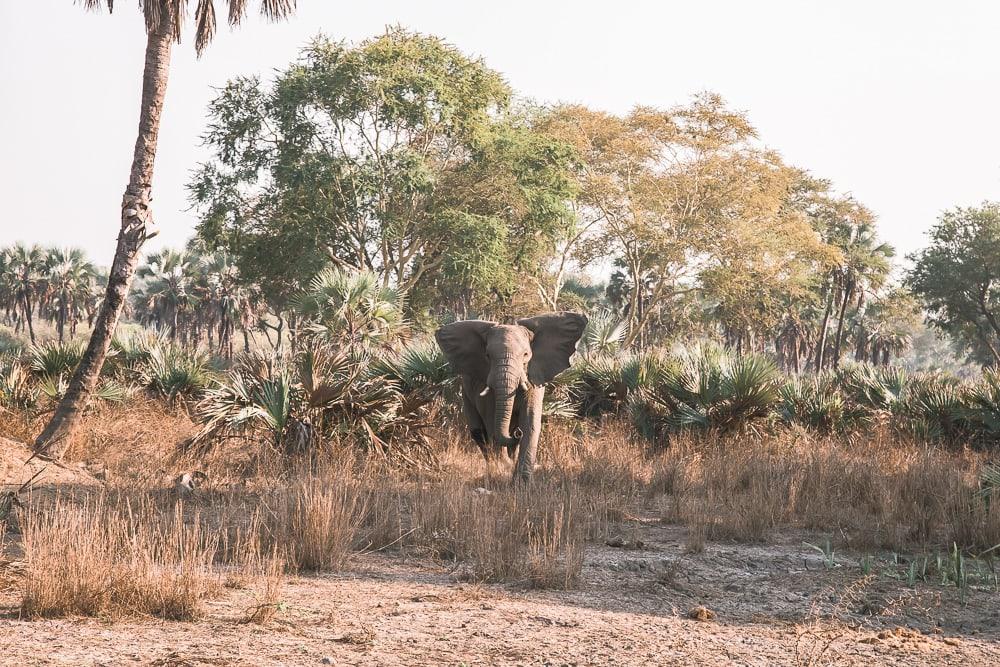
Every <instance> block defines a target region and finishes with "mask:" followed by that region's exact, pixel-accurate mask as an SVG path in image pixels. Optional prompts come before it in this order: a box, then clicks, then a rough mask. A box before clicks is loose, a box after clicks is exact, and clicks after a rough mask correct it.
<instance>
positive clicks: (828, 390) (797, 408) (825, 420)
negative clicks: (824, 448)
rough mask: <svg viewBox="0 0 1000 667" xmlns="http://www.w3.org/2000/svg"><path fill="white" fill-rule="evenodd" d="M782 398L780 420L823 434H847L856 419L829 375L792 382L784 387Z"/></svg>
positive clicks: (781, 393) (793, 380) (794, 379)
mask: <svg viewBox="0 0 1000 667" xmlns="http://www.w3.org/2000/svg"><path fill="white" fill-rule="evenodd" d="M780 395H781V400H780V401H779V404H778V410H777V412H778V417H779V419H781V420H782V421H783V422H786V423H790V424H798V425H800V426H805V427H807V428H810V429H813V430H815V431H818V432H821V433H830V432H833V431H839V430H844V429H845V427H849V426H850V425H851V424H852V422H853V421H854V419H852V418H854V417H856V416H857V414H856V412H854V411H852V410H851V409H850V407H849V406H848V403H847V401H846V399H845V398H844V395H843V394H842V393H841V391H840V390H839V387H838V384H837V382H836V378H835V376H834V375H833V374H830V373H824V374H821V375H817V376H813V377H795V378H792V379H790V380H788V381H787V382H785V384H784V385H782V387H781V389H780Z"/></svg>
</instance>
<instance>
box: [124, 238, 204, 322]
mask: <svg viewBox="0 0 1000 667" xmlns="http://www.w3.org/2000/svg"><path fill="white" fill-rule="evenodd" d="M194 267H195V258H193V257H191V256H189V255H188V254H187V253H186V252H184V251H177V250H169V249H166V250H162V251H160V252H157V253H153V254H152V255H150V256H149V258H148V259H147V260H146V263H145V264H143V265H142V266H140V267H139V269H138V270H137V271H136V275H137V276H138V277H139V278H140V279H141V280H142V281H143V283H142V287H140V288H139V289H138V290H137V291H136V294H135V301H136V304H137V306H138V308H137V314H138V316H139V319H140V320H142V321H143V322H144V323H146V324H153V325H155V326H157V327H159V328H166V329H167V330H168V331H170V339H171V340H177V334H178V332H181V330H182V329H183V328H185V327H186V326H187V325H188V321H187V315H188V313H189V311H190V310H191V309H192V308H193V305H194V301H195V296H194V293H193V284H194V280H195V270H194Z"/></svg>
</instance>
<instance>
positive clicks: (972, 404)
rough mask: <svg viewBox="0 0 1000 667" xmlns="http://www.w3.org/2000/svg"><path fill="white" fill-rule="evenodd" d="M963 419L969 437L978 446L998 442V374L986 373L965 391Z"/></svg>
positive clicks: (999, 395)
mask: <svg viewBox="0 0 1000 667" xmlns="http://www.w3.org/2000/svg"><path fill="white" fill-rule="evenodd" d="M963 404H964V406H963V418H964V422H965V425H966V427H967V428H968V429H969V430H970V432H971V436H972V437H973V438H974V439H975V440H976V442H977V443H978V444H980V445H996V444H997V443H998V442H1000V372H998V371H986V372H984V373H983V375H982V377H981V378H980V379H979V380H978V381H977V382H975V383H974V384H972V385H971V386H970V387H968V388H967V389H966V391H965V392H964V397H963Z"/></svg>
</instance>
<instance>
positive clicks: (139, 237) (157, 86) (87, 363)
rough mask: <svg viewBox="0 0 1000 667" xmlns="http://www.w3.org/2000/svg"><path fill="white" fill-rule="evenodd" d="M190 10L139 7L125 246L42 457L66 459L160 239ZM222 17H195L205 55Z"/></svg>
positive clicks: (233, 21) (174, 0)
mask: <svg viewBox="0 0 1000 667" xmlns="http://www.w3.org/2000/svg"><path fill="white" fill-rule="evenodd" d="M249 4H250V3H249V2H248V0H227V2H226V5H227V6H228V10H229V11H228V20H229V24H230V25H234V26H235V25H238V24H239V23H240V22H241V21H242V20H243V18H244V17H245V16H246V13H247V9H248V7H249ZM83 5H84V6H85V7H86V8H87V9H99V8H100V7H101V6H103V5H107V8H108V11H109V12H110V11H112V9H113V7H114V0H83ZM187 7H188V2H187V0H139V8H140V9H141V11H142V13H143V18H144V20H145V28H146V55H145V61H144V64H143V73H142V97H141V103H140V107H139V132H138V136H137V138H136V142H135V152H134V153H133V156H132V167H131V170H130V171H129V180H128V185H127V186H126V187H125V194H124V196H123V197H122V205H121V211H122V214H121V230H120V231H119V234H118V245H117V247H116V248H115V256H114V260H113V261H112V264H111V271H110V273H109V274H108V285H107V289H106V290H105V294H104V300H103V301H102V303H101V308H100V311H99V313H98V315H97V318H96V320H95V322H94V329H93V331H92V332H91V335H90V342H89V343H88V344H87V349H86V351H85V352H84V355H83V358H82V359H81V361H80V364H79V365H78V366H77V368H76V371H75V372H74V373H73V377H72V379H71V380H70V382H69V386H68V388H67V390H66V393H65V395H64V396H63V398H62V399H61V400H60V401H59V405H58V406H57V407H56V410H55V412H54V413H53V415H52V418H51V419H50V420H49V422H48V424H47V425H46V426H45V429H44V430H43V431H42V433H41V435H39V436H38V438H37V439H36V440H35V452H36V454H39V455H44V456H48V457H52V458H59V457H60V456H62V454H63V452H65V451H66V449H67V448H68V447H69V446H70V444H71V440H72V437H73V434H74V431H75V430H76V427H77V426H78V424H79V421H80V417H81V415H82V413H83V409H84V407H85V406H86V404H87V401H88V399H89V397H90V395H91V394H92V393H93V391H94V387H95V386H96V384H97V380H98V376H99V375H100V372H101V368H102V367H103V366H104V359H105V357H106V356H107V353H108V348H109V347H110V345H111V340H112V337H113V336H114V331H115V326H116V325H117V323H118V318H119V317H120V316H121V313H122V310H123V308H124V307H125V303H126V298H127V296H128V291H129V287H130V286H131V284H132V278H133V277H134V275H135V270H136V265H137V263H138V261H139V252H140V250H141V249H142V246H143V244H144V243H145V242H146V240H147V239H149V238H150V237H152V236H153V235H155V231H154V228H153V219H152V209H151V207H150V193H151V190H152V186H153V161H154V159H155V157H156V143H157V137H158V135H159V129H160V116H161V114H162V111H163V101H164V98H165V95H166V91H167V78H168V74H169V71H170V51H171V46H172V45H173V43H174V42H179V41H180V39H181V34H182V32H183V30H182V28H183V25H184V20H185V16H186V14H187ZM260 8H261V13H262V14H263V15H264V16H266V17H268V18H270V19H277V18H280V17H284V16H286V15H288V14H289V13H291V12H292V11H293V10H294V8H295V0H261V2H260ZM215 17H216V14H215V3H214V2H213V0H198V3H197V5H196V6H195V10H194V21H195V35H194V37H195V38H194V44H195V49H196V50H197V52H198V54H199V55H200V54H201V53H202V51H203V50H204V48H205V47H206V46H207V45H208V43H209V42H210V41H211V40H212V37H213V36H214V35H215V28H216V18H215Z"/></svg>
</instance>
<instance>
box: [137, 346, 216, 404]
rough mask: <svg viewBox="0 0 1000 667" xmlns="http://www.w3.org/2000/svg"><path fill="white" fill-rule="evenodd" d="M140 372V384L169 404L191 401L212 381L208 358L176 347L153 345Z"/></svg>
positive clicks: (200, 353)
mask: <svg viewBox="0 0 1000 667" xmlns="http://www.w3.org/2000/svg"><path fill="white" fill-rule="evenodd" d="M138 371H139V382H140V384H141V385H142V386H143V387H145V388H146V389H148V390H150V391H152V392H153V393H154V394H157V395H159V396H163V397H165V398H166V399H167V400H168V401H173V400H175V399H177V398H192V397H194V396H195V395H196V394H198V393H199V392H201V391H202V390H204V389H206V388H207V387H208V386H209V385H210V384H211V380H212V370H211V367H210V366H209V361H208V357H207V355H205V354H204V353H203V352H201V351H199V350H189V349H185V348H184V347H182V346H180V345H177V344H167V345H156V346H152V347H151V348H150V349H149V356H148V358H147V359H146V360H145V362H144V363H142V364H141V365H140V366H139V367H138Z"/></svg>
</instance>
